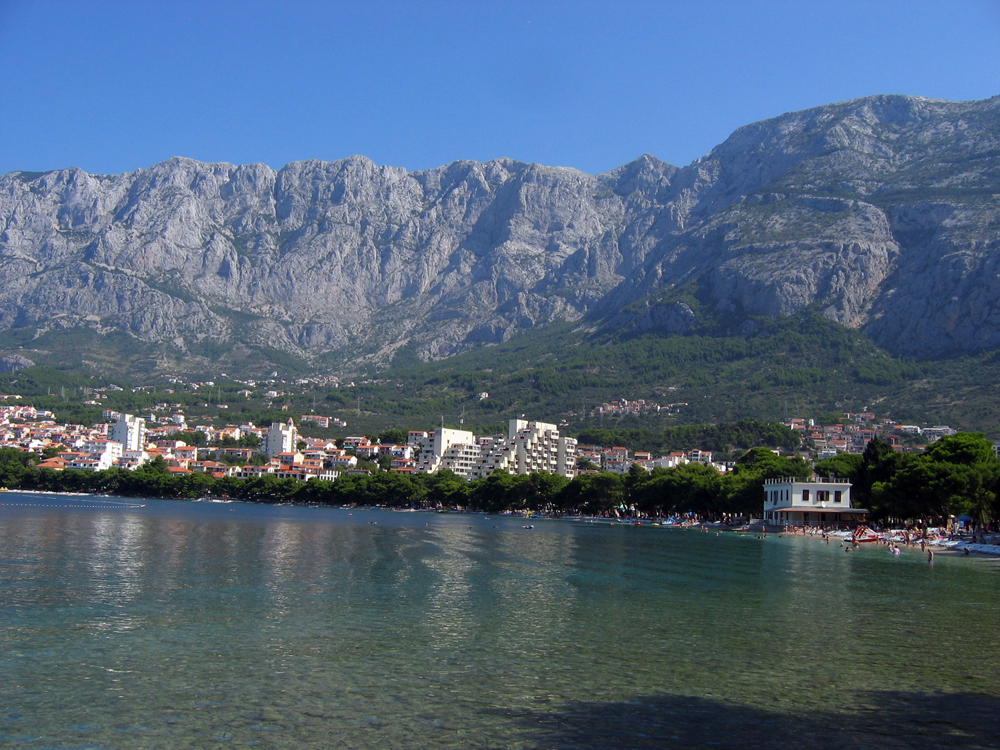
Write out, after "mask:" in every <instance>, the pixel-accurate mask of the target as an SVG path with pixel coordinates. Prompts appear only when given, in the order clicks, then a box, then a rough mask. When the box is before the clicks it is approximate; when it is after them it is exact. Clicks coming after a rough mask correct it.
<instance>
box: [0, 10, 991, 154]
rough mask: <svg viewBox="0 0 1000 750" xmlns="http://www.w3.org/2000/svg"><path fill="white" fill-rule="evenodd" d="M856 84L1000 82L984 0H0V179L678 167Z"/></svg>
mask: <svg viewBox="0 0 1000 750" xmlns="http://www.w3.org/2000/svg"><path fill="white" fill-rule="evenodd" d="M870 94H912V95H919V96H928V97H935V98H942V99H951V100H966V99H983V98H987V97H990V96H994V95H997V94H1000V0H936V1H934V2H924V1H922V0H906V1H905V2H904V1H897V0H866V1H865V2H854V1H853V0H841V1H837V0H828V1H827V2H822V3H820V2H809V1H808V0H806V1H805V2H803V1H802V0H798V1H797V2H786V1H784V0H774V1H772V2H767V1H764V0H761V1H760V2H755V1H754V0H731V1H728V2H721V1H713V0H701V1H700V2H693V1H691V2H672V1H669V0H663V1H662V2H642V1H638V2H631V3H626V2H617V3H611V2H558V1H557V0H552V1H550V2H518V1H517V0H506V1H497V0H494V2H473V1H466V2H461V1H458V0H455V1H452V2H445V1H443V0H423V1H421V2H417V1H416V0H414V1H413V2H380V1H379V0H369V1H368V2H362V1H360V0H359V1H358V2H337V1H332V2H295V1H294V0H284V1H283V2H280V3H279V2H254V1H253V0H241V2H223V1H222V0H199V2H187V1H186V0H172V1H171V2H154V1H153V0H129V1H128V2H110V1H108V2H105V1H103V0H86V1H78V0H58V1H55V2H53V1H50V0H0V144H2V146H0V173H6V172H8V171H11V170H15V169H23V170H31V171H41V170H49V169H58V168H63V167H69V166H78V167H81V168H83V169H85V170H87V171H89V172H96V173H117V172H124V171H130V170H133V169H137V168H140V167H148V166H150V165H151V164H154V163H156V162H158V161H162V160H163V159H167V158H169V157H171V156H188V157H192V158H195V159H200V160H203V161H228V162H232V163H250V162H264V163H266V164H269V165H271V166H272V167H276V168H277V167H281V166H282V165H284V164H286V163H288V162H290V161H295V160H299V159H325V160H333V159H339V158H343V157H345V156H349V155H351V154H363V155H365V156H368V157H370V158H372V159H373V160H375V161H376V162H377V163H379V164H391V165H394V166H401V167H406V168H407V169H411V170H412V169H424V168H428V167H434V166H439V165H441V164H446V163H448V162H450V161H454V160H456V159H477V160H488V159H492V158H496V157H501V156H507V157H511V158H514V159H519V160H522V161H535V162H540V163H543V164H550V165H560V166H570V167H576V168H578V169H582V170H584V171H587V172H593V173H596V172H602V171H605V170H608V169H612V168H614V167H616V166H619V165H621V164H624V163H626V162H628V161H630V160H632V159H634V158H636V157H637V156H639V155H641V154H642V153H645V152H649V153H652V154H654V155H656V156H658V157H659V158H661V159H664V160H665V161H668V162H671V163H673V164H677V165H678V166H682V165H684V164H688V163H690V162H691V161H692V160H693V159H695V158H697V157H698V156H701V155H703V154H705V153H707V152H708V151H709V150H711V149H712V147H713V146H715V145H716V144H718V143H720V142H721V141H723V140H725V138H726V137H727V136H728V135H729V134H730V133H731V132H732V131H733V130H734V129H736V128H737V127H739V126H741V125H745V124H748V123H750V122H754V121H756V120H760V119H764V118H768V117H773V116H776V115H779V114H782V113H784V112H788V111H792V110H797V109H804V108H806V107H812V106H816V105H820V104H827V103H830V102H835V101H842V100H845V99H851V98H855V97H860V96H866V95H870Z"/></svg>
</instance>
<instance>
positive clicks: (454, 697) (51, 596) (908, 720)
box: [0, 494, 1000, 750]
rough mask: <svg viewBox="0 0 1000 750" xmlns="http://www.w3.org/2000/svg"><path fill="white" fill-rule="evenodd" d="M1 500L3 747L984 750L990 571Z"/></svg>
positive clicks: (993, 735)
mask: <svg viewBox="0 0 1000 750" xmlns="http://www.w3.org/2000/svg"><path fill="white" fill-rule="evenodd" d="M524 523H525V522H524V521H523V520H518V519H503V518H499V519H498V518H485V517H483V516H475V515H458V514H446V515H444V514H427V513H394V512H380V511H358V510H354V511H348V510H342V509H314V508H292V507H278V508H274V507H263V506H254V505H246V504H236V503H234V504H196V503H185V502H170V501H154V500H141V501H137V502H134V503H133V502H122V501H117V500H105V499H98V498H89V499H88V498H66V497H56V496H47V497H41V496H31V495H22V494H19V495H13V494H4V495H0V747H3V748H17V749H18V750H21V749H22V748H23V749H25V750H27V749H29V748H30V749H31V750H39V749H40V748H78V749H81V750H82V749H84V748H86V749H87V750H103V749H105V748H107V749H109V750H113V749H116V748H205V747H245V746H259V747H263V748H268V747H270V748H307V747H313V748H333V747H345V748H556V747H559V748H587V749H590V748H619V747H620V748H634V747H637V748H641V747H651V748H652V747H740V748H747V747H776V748H777V747H829V748H840V747H844V748H846V747H868V746H878V747H890V748H891V747H919V748H924V747H926V748H931V747H940V746H942V745H943V744H947V745H949V746H957V747H996V746H997V744H998V740H997V737H998V731H1000V723H998V720H997V718H996V717H997V716H998V715H1000V711H998V709H1000V655H998V650H997V625H998V623H1000V596H998V593H997V586H998V583H1000V578H998V575H1000V568H998V567H997V562H996V561H992V560H982V559H964V558H957V557H952V558H948V559H942V558H941V556H939V557H938V560H937V561H936V562H935V563H934V564H933V565H928V563H927V561H926V559H925V558H924V557H923V556H921V555H919V554H918V553H913V554H903V555H900V556H893V555H890V554H888V553H887V552H886V551H885V550H884V549H877V548H874V549H863V550H862V551H860V552H857V553H851V554H846V553H844V551H843V549H842V548H840V547H839V545H838V543H837V542H834V543H833V544H831V545H829V546H827V545H824V544H822V543H820V542H819V541H817V540H814V539H801V538H800V539H788V538H779V537H775V536H771V537H768V538H767V539H759V538H757V537H756V536H754V535H745V536H740V535H736V534H723V535H720V536H717V535H715V534H714V533H712V534H706V533H703V532H699V531H683V530H674V529H666V528H658V527H651V526H641V527H635V526H622V525H616V526H610V525H606V524H587V523H581V522H568V521H533V522H532V523H533V524H534V528H533V529H525V528H523V525H524Z"/></svg>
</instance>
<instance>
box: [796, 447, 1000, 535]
mask: <svg viewBox="0 0 1000 750" xmlns="http://www.w3.org/2000/svg"><path fill="white" fill-rule="evenodd" d="M816 470H817V471H818V472H820V473H831V474H836V475H837V476H841V477H847V478H848V479H850V480H851V482H852V483H853V485H854V486H853V487H852V489H851V492H852V496H853V498H854V504H855V505H856V506H860V507H864V508H868V509H870V510H871V511H872V514H873V516H874V518H875V519H876V520H879V521H884V522H888V523H903V522H906V521H916V520H925V521H934V520H936V521H942V520H946V519H948V518H949V517H951V516H955V517H958V516H962V515H967V516H969V517H970V518H972V519H973V520H974V521H975V522H976V523H978V524H986V523H990V522H992V521H993V520H994V519H997V518H1000V504H998V502H997V498H998V496H1000V460H998V459H997V457H996V453H995V451H994V450H993V444H992V443H991V442H990V441H988V440H987V439H986V438H985V437H984V436H983V435H982V434H979V433H970V432H965V433H959V434H957V435H952V436H950V437H945V438H942V439H941V440H938V441H937V442H935V443H932V444H931V445H930V446H928V448H927V450H926V451H924V452H923V453H920V454H913V453H899V452H897V451H895V450H893V448H892V446H891V445H890V444H889V443H888V442H886V441H885V440H882V439H880V438H876V439H875V440H872V441H871V442H870V443H868V447H867V448H866V449H865V452H864V454H862V455H860V456H858V455H848V454H841V455H839V456H836V457H834V458H830V459H827V460H825V461H820V462H819V463H817V464H816Z"/></svg>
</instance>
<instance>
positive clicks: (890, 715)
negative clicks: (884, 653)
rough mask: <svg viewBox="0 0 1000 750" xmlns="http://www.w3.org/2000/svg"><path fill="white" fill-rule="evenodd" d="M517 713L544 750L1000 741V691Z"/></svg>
mask: <svg viewBox="0 0 1000 750" xmlns="http://www.w3.org/2000/svg"><path fill="white" fill-rule="evenodd" d="M514 718H515V719H516V720H518V721H520V722H521V723H522V726H523V727H524V731H525V733H526V735H527V736H526V737H525V739H524V741H525V743H526V746H527V747H530V748H539V749H541V748H545V750H555V749H557V748H564V749H565V750H598V749H600V750H617V749H619V748H621V749H622V750H624V749H625V748H629V749H630V750H631V749H635V750H640V749H642V748H657V749H660V748H715V749H718V748H723V749H727V748H734V749H735V748H740V750H750V749H751V748H764V749H766V750H771V749H774V750H778V749H779V748H781V749H782V750H784V749H786V748H803V749H805V748H809V749H810V750H812V749H815V748H818V749H820V750H841V748H843V749H844V750H847V748H851V750H856V749H857V748H878V750H894V749H895V748H901V749H902V748H907V749H909V748H913V749H915V750H932V749H933V750H938V749H939V748H945V747H947V748H970V749H971V748H983V749H984V750H985V749H987V748H989V749H990V750H993V749H994V748H997V747H1000V699H998V698H996V697H994V696H987V695H981V694H977V693H905V692H879V693H865V694H862V695H860V696H858V707H857V709H856V710H855V711H851V712H837V711H822V710H820V711H810V712H807V713H803V714H800V715H792V716H790V715H786V714H783V713H779V712H777V711H775V712H771V711H767V710H761V709H756V708H750V707H747V706H740V705H733V704H728V703H723V702H720V701H715V700H712V699H707V698H698V697H689V696H654V697H648V698H641V699H639V700H636V701H630V702H628V703H583V702H579V703H571V704H568V705H566V706H563V707H562V708H561V709H558V710H554V711H537V712H536V711H526V712H524V713H520V714H518V715H516V716H515V717H514Z"/></svg>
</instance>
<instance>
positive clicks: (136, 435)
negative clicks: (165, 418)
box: [111, 414, 146, 451]
mask: <svg viewBox="0 0 1000 750" xmlns="http://www.w3.org/2000/svg"><path fill="white" fill-rule="evenodd" d="M111 439H112V440H114V441H115V442H116V443H121V444H122V449H123V450H126V451H141V450H142V449H143V448H144V447H145V445H146V420H145V419H143V418H142V417H134V416H132V415H131V414H119V415H118V418H117V419H116V420H115V422H114V424H113V425H112V426H111Z"/></svg>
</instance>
